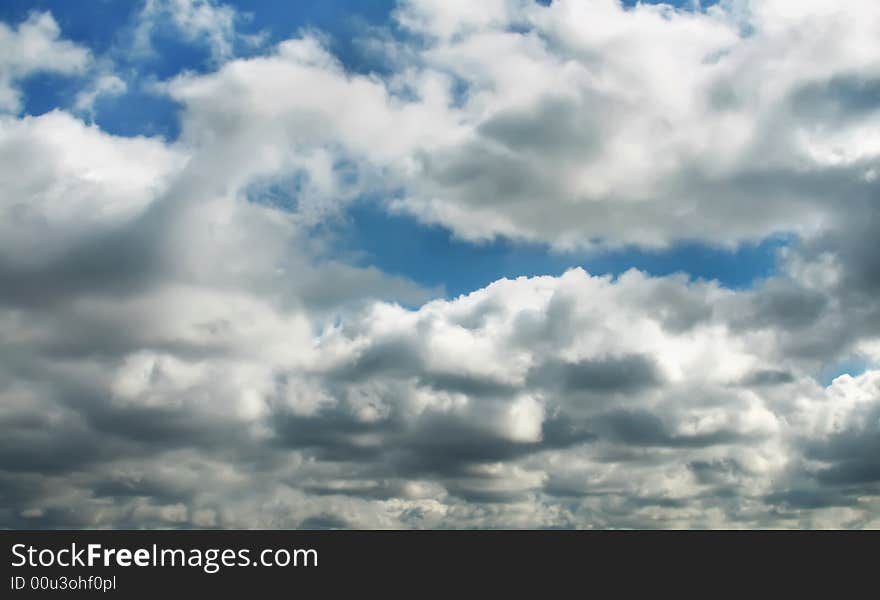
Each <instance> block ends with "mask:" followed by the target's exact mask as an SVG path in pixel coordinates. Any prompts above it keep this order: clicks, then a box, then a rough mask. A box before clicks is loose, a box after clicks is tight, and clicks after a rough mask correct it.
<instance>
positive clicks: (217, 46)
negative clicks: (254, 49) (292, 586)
mask: <svg viewBox="0 0 880 600" xmlns="http://www.w3.org/2000/svg"><path fill="white" fill-rule="evenodd" d="M243 18H245V17H244V15H242V14H241V13H239V12H238V11H236V10H235V9H234V8H233V7H231V6H228V5H226V4H223V3H221V2H216V1H215V0H146V2H145V3H144V5H143V7H142V8H141V10H140V13H139V14H138V16H137V25H136V27H135V30H134V33H133V41H134V51H135V52H136V53H140V54H150V53H152V52H155V49H154V48H153V37H154V36H155V35H157V33H161V32H165V33H167V31H168V30H169V29H173V31H174V32H175V35H179V36H182V38H183V39H184V40H186V41H188V42H189V43H193V44H203V45H204V46H206V47H207V48H208V49H209V50H210V52H211V56H212V58H213V59H214V60H215V61H217V62H223V61H225V60H228V59H229V58H231V57H233V56H234V55H235V53H236V49H237V48H238V47H239V46H241V45H244V46H247V47H251V46H255V45H258V44H259V43H260V41H261V38H260V36H259V35H244V34H242V33H240V32H239V31H237V28H236V24H237V22H238V21H240V20H242V19H243Z"/></svg>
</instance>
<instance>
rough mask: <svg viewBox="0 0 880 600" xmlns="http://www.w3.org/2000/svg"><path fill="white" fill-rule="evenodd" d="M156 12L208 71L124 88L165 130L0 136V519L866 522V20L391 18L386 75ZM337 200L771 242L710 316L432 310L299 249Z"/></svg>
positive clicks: (15, 124)
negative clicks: (862, 366)
mask: <svg viewBox="0 0 880 600" xmlns="http://www.w3.org/2000/svg"><path fill="white" fill-rule="evenodd" d="M146 6H147V8H146V9H145V10H147V11H149V10H159V9H158V8H152V9H151V7H155V6H158V5H157V4H155V3H152V2H151V3H148V4H147V5H146ZM174 6H177V7H178V8H180V9H181V10H182V11H183V12H182V13H181V14H184V15H190V16H189V17H187V18H188V19H190V21H192V20H194V19H195V20H196V21H198V22H199V23H202V22H205V23H209V24H210V27H208V29H207V30H206V31H208V30H210V31H213V32H221V33H220V34H218V35H220V37H219V38H217V39H216V40H215V38H214V37H212V36H213V35H214V34H211V35H208V34H205V35H207V36H208V37H207V39H208V40H209V41H210V43H211V45H212V47H213V48H214V49H215V52H217V53H218V56H222V57H223V60H222V61H218V66H217V68H216V70H214V71H213V72H209V73H202V74H194V73H188V74H183V75H179V76H177V77H175V78H173V79H171V80H169V81H166V82H162V83H160V84H158V85H157V88H158V89H161V90H162V91H163V92H164V93H167V94H168V96H169V97H170V98H171V99H173V100H174V101H176V102H179V103H180V105H181V112H180V118H181V131H182V133H181V136H180V138H179V139H178V140H176V141H174V142H168V141H166V140H161V139H157V138H147V137H138V138H125V137H120V136H115V135H110V134H108V133H106V132H104V131H102V130H101V129H99V128H98V127H97V126H94V125H87V124H85V123H83V122H82V121H81V120H79V119H77V118H76V117H75V116H73V115H71V114H69V113H67V112H64V111H60V110H56V111H52V112H49V113H46V114H43V115H40V116H28V117H22V118H13V117H4V118H2V119H0V157H2V158H3V160H2V161H0V165H2V166H0V216H2V219H0V357H2V360H0V524H3V525H5V526H10V527H65V526H80V527H83V526H85V527H93V526H112V527H170V526H179V527H266V528H272V527H380V528H381V527H742V526H750V527H756V526H768V527H778V526H789V527H795V526H807V527H821V526H861V527H876V526H878V525H880V522H878V520H877V514H878V512H877V506H878V494H880V489H878V484H880V468H878V464H877V460H876V459H875V456H876V455H877V449H878V448H877V433H878V416H880V371H877V370H876V368H872V367H871V365H873V364H876V361H877V360H878V358H880V350H878V348H880V308H878V306H877V303H876V302H875V298H876V292H877V289H878V285H880V270H878V263H877V260H876V253H875V252H874V251H873V249H874V246H876V244H875V243H874V234H875V231H876V225H877V220H878V214H880V213H878V210H877V207H876V202H874V200H873V198H874V197H875V196H876V191H877V188H876V185H877V184H876V177H875V176H872V175H871V173H872V172H873V171H872V169H875V165H874V163H875V162H876V154H875V153H876V149H875V146H874V142H875V141H876V140H874V137H872V136H874V135H875V134H874V128H873V125H874V124H875V123H874V121H875V119H876V115H875V108H876V106H875V104H876V103H875V98H874V96H875V91H876V90H875V89H874V87H875V86H874V83H873V82H874V80H875V78H876V76H875V75H874V74H873V72H872V69H874V66H873V61H872V60H871V52H870V49H871V48H873V45H875V44H876V39H880V38H877V37H876V35H874V34H875V33H876V31H875V28H876V24H877V19H876V18H875V17H876V12H877V9H876V7H875V6H874V4H873V3H869V2H864V3H854V4H853V5H852V8H850V9H848V10H847V11H846V12H843V11H840V10H836V9H833V7H830V6H829V5H827V3H805V2H792V1H783V0H772V2H766V3H761V4H759V5H758V4H755V3H749V2H737V1H731V2H724V3H721V4H720V5H719V6H717V7H714V8H710V9H707V10H705V11H697V12H692V11H691V12H688V11H681V10H676V9H672V8H670V7H665V6H648V5H639V6H637V7H635V8H632V9H623V8H622V7H621V6H620V5H619V4H618V3H617V2H613V1H610V0H608V1H604V0H603V1H598V0H597V1H595V2H581V3H576V2H567V1H557V2H553V3H552V4H551V6H549V7H545V6H541V5H537V4H533V3H530V2H528V3H527V2H514V1H498V2H485V3H449V2H442V3H441V2H429V1H427V0H421V1H418V2H417V1H415V0H413V1H408V2H404V3H401V4H400V6H399V7H398V9H397V12H396V13H395V15H396V16H395V18H396V19H397V22H398V24H399V26H400V27H403V28H405V29H406V30H407V31H408V32H409V34H410V35H411V36H413V37H412V38H407V39H405V40H397V41H394V40H391V41H388V40H385V42H388V44H390V46H389V47H395V45H402V44H409V46H407V47H405V48H401V49H400V51H399V52H398V57H401V60H400V61H398V62H396V63H394V65H395V69H394V72H393V73H391V74H390V75H383V76H380V75H376V74H357V73H353V72H351V71H349V70H347V69H346V67H345V66H344V65H343V64H342V63H341V62H340V61H339V60H337V59H336V58H335V57H334V56H333V55H332V54H331V53H330V52H329V51H328V49H327V48H326V47H325V46H324V45H322V43H321V42H320V41H319V40H318V39H317V38H316V37H314V36H309V35H306V36H300V37H297V38H293V39H290V40H286V41H283V42H281V43H279V44H278V45H277V46H276V47H275V48H273V49H271V50H270V51H267V52H266V53H265V54H263V55H260V56H256V57H251V58H247V59H234V58H233V57H232V55H231V54H228V52H231V50H230V48H231V46H229V45H226V44H227V42H228V41H229V39H230V36H232V35H233V34H232V33H231V32H234V28H233V27H232V25H231V24H232V23H234V21H235V17H234V14H232V13H228V12H226V11H228V10H230V9H226V8H222V7H220V8H218V7H217V6H215V5H213V4H208V3H204V4H203V3H177V4H175V5H174ZM205 7H210V9H211V10H213V11H214V12H210V11H208V12H205V13H202V12H200V11H202V10H203V9H204V10H208V9H207V8H205ZM163 10H164V9H163ZM216 11H220V12H219V13H218V12H216ZM199 15H201V16H199ZM197 17H198V18H197ZM32 21H34V23H37V22H42V23H43V25H40V26H39V27H37V25H28V23H31V21H28V22H26V23H25V24H22V25H20V26H19V27H18V29H16V30H15V31H14V32H13V30H12V29H9V28H7V29H8V31H9V32H13V33H12V34H10V35H13V34H14V35H21V32H22V31H29V30H28V29H27V28H28V27H31V28H36V29H39V28H40V27H43V28H44V29H46V31H48V32H49V33H50V34H51V35H48V37H49V38H51V39H53V40H55V42H54V43H60V44H64V42H58V41H57V39H58V37H59V33H58V31H57V26H55V27H54V29H53V28H52V27H48V25H47V23H52V24H54V21H52V20H51V17H49V16H48V15H44V16H40V17H33V18H32ZM190 21H186V19H184V21H182V22H184V23H189V22H190ZM193 22H195V21H193ZM227 23H229V24H230V25H229V26H228V27H227V25H225V24H227ZM206 27H207V26H206ZM193 30H194V31H201V29H199V28H198V27H194V29H193ZM806 31H809V32H811V33H810V36H806V35H805V34H804V32H806ZM2 32H3V30H0V39H2ZM28 35H31V34H30V33H29V34H28ZM199 35H202V33H199ZM817 36H818V38H821V39H823V40H825V41H826V42H827V44H825V45H824V46H823V47H822V51H821V52H819V53H817V52H816V50H815V49H816V48H817V47H818V46H817V44H816V39H817ZM218 40H219V41H218ZM224 40H225V41H224ZM229 44H231V42H229ZM69 50H70V48H67V51H69ZM83 52H84V51H83ZM82 56H83V57H85V56H87V54H83V55H82ZM82 60H85V58H82ZM221 63H222V64H221ZM77 68H78V67H77ZM22 72H23V71H22ZM16 77H17V75H16ZM9 81H12V79H9ZM105 87H106V88H107V91H112V89H114V84H110V83H108V84H107V86H105ZM100 89H101V85H100V82H99V85H98V86H97V87H96V88H95V90H96V93H98V92H99V91H100ZM89 93H90V92H88V93H87V92H84V94H85V95H83V96H81V98H82V102H83V106H86V107H87V106H91V105H92V102H93V100H94V96H90V95H89ZM279 189H280V190H282V191H281V192H280V193H281V195H282V196H283V200H284V201H283V202H282V201H278V199H277V198H276V197H275V195H276V193H277V190H279ZM366 194H375V195H378V196H379V197H381V198H384V199H386V201H385V203H384V206H385V208H387V209H388V210H406V211H410V212H413V213H415V214H417V215H419V216H420V217H421V218H423V219H425V220H428V221H435V222H439V223H442V224H443V225H445V226H447V227H449V228H451V230H452V231H453V232H454V233H456V234H458V235H460V236H463V237H465V238H471V239H478V238H485V237H491V236H495V235H507V236H510V237H513V238H528V239H534V240H541V241H543V242H545V243H547V244H550V245H558V246H569V245H589V244H592V243H593V242H596V241H600V242H602V243H607V244H612V245H615V244H629V243H636V244H642V245H648V246H651V245H663V244H667V243H671V242H673V241H675V240H679V239H684V238H696V239H700V240H703V241H704V242H707V243H724V244H732V243H737V242H739V241H742V240H746V239H754V238H761V237H762V236H764V235H767V234H768V233H770V232H773V231H779V230H781V231H786V232H796V233H799V234H800V238H799V240H798V243H797V244H794V245H792V246H790V247H788V248H786V249H784V250H782V251H781V252H780V256H779V269H778V273H777V274H775V275H773V276H771V277H769V278H767V279H766V280H763V281H759V282H757V283H756V284H755V285H754V286H752V287H750V288H749V289H744V290H732V289H727V288H725V287H723V286H722V285H720V284H719V283H718V282H715V281H691V280H690V279H689V278H688V277H687V275H685V274H679V275H672V276H667V277H652V276H649V275H647V274H645V273H642V272H639V271H637V270H630V271H627V272H625V273H623V274H621V275H620V276H618V277H611V276H595V275H591V274H589V273H587V272H586V271H584V270H582V269H572V270H569V271H567V272H566V273H564V274H562V275H560V276H542V277H532V278H525V277H521V278H517V279H503V280H500V281H496V282H494V283H492V284H490V285H488V286H486V287H484V288H482V289H478V290H474V291H473V292H471V293H470V294H467V295H464V296H461V297H459V298H454V299H437V298H436V296H437V295H438V294H437V291H436V290H425V289H422V288H420V287H419V286H417V285H415V284H413V283H412V282H409V281H407V280H405V279H402V278H399V277H394V276H391V275H388V274H386V273H383V272H382V271H381V270H379V269H376V268H365V267H358V266H353V265H351V264H347V263H345V262H344V261H342V260H341V259H339V258H338V257H336V256H335V255H334V254H333V252H332V251H329V250H328V248H327V245H328V244H330V245H332V239H330V240H328V239H325V238H323V237H321V235H320V234H316V233H315V230H316V229H319V226H320V225H321V224H326V223H328V222H332V220H333V219H334V218H336V217H337V216H338V215H340V214H344V211H345V208H346V207H347V206H350V205H351V204H352V203H355V202H359V201H363V196H364V195H366ZM426 268H429V267H428V266H426ZM432 298H433V299H432ZM853 355H858V356H862V357H865V358H866V361H867V362H868V363H869V368H868V369H867V370H866V371H865V372H864V373H863V374H861V375H858V376H850V375H843V376H840V377H838V378H836V379H834V381H833V382H831V383H830V385H827V386H825V385H823V384H822V383H819V382H818V381H817V374H818V373H819V372H820V371H821V370H822V369H823V368H824V367H826V366H827V365H829V364H834V363H837V362H839V361H841V360H844V359H846V358H848V357H851V356H853Z"/></svg>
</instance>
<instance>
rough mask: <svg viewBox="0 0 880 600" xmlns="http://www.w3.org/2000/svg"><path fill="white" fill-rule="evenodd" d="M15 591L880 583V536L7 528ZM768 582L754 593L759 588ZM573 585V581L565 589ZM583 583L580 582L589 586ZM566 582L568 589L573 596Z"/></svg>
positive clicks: (540, 591) (552, 592) (8, 566)
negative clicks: (879, 574)
mask: <svg viewBox="0 0 880 600" xmlns="http://www.w3.org/2000/svg"><path fill="white" fill-rule="evenodd" d="M0 539H2V543H3V546H4V547H5V549H4V559H3V569H2V572H3V581H2V584H3V587H4V588H5V590H4V593H3V594H2V595H0V597H2V598H17V597H25V596H29V597H59V594H60V595H61V596H68V595H70V594H75V595H87V596H89V597H97V596H114V597H123V598H128V597H141V596H143V595H146V596H151V597H156V596H157V595H160V594H171V595H172V597H177V596H178V595H182V594H194V593H198V594H199V596H198V597H201V595H202V594H221V597H226V595H228V594H233V595H234V594H238V595H243V594H252V593H255V592H267V593H268V592H285V595H288V596H289V595H291V594H294V595H298V594H299V593H303V592H308V593H310V594H311V593H320V594H321V595H322V596H324V595H327V594H330V597H337V596H339V595H341V594H343V593H345V592H347V591H351V590H352V589H356V590H360V591H361V592H362V593H369V594H370V597H372V595H373V594H380V593H389V592H394V593H407V592H409V593H411V594H412V595H416V594H418V595H423V594H425V593H428V592H431V593H432V594H434V593H444V594H453V593H454V594H456V595H462V594H463V595H464V596H468V595H470V594H471V593H472V592H473V591H474V589H475V588H474V587H473V586H474V585H475V584H479V585H481V586H489V588H491V589H494V590H495V591H496V592H501V591H502V590H504V591H516V592H519V593H523V592H529V593H530V594H534V595H537V596H539V597H555V596H558V595H563V596H569V595H575V593H577V595H578V596H583V595H592V594H593V593H594V592H595V590H596V587H595V586H597V585H600V584H601V585H603V586H608V585H611V586H613V589H614V590H616V591H617V592H636V591H638V592H640V593H643V592H651V591H654V592H674V593H679V592H681V591H683V590H685V589H688V588H690V589H691V590H692V591H694V589H695V586H696V582H697V581H706V580H710V581H712V582H714V583H713V585H714V586H715V589H705V591H706V592H707V593H712V594H714V593H715V592H717V591H722V590H727V591H730V590H731V589H739V590H740V591H741V592H748V591H750V590H751V591H758V589H766V586H767V585H768V584H775V585H776V586H777V587H780V586H781V587H783V588H785V589H788V590H789V591H790V590H791V589H792V588H794V587H807V588H810V589H812V590H813V591H815V590H816V589H819V588H820V586H831V587H827V589H834V590H836V591H837V592H841V591H844V590H845V589H849V588H850V587H851V586H854V585H857V583H858V582H859V581H868V582H869V584H871V587H873V585H872V584H873V581H871V580H870V574H871V573H872V572H873V571H874V570H875V564H874V563H875V562H876V561H875V559H874V558H873V557H874V554H873V552H872V548H873V547H875V546H876V544H877V543H878V542H880V534H877V533H875V532H868V533H842V532H827V533H819V532H573V531H425V532H395V531H376V532H369V531H41V532H29V531H6V532H0ZM753 587H754V588H755V589H754V590H753V589H752V588H753ZM565 590H570V591H571V593H569V592H564V591H565ZM578 590H580V593H578ZM563 592H564V593H563Z"/></svg>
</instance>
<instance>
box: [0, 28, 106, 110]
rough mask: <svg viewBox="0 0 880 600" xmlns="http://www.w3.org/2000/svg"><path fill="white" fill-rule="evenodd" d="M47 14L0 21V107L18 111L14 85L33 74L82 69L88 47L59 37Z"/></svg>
mask: <svg viewBox="0 0 880 600" xmlns="http://www.w3.org/2000/svg"><path fill="white" fill-rule="evenodd" d="M60 35H61V30H60V28H59V27H58V23H56V22H55V19H54V18H53V17H52V15H51V14H49V13H47V12H34V13H31V15H30V16H29V17H28V18H27V19H26V20H25V21H23V22H21V23H19V24H17V25H12V26H10V25H8V24H6V23H0V110H2V111H4V112H7V111H8V112H18V110H19V109H20V108H21V93H20V91H19V90H18V89H17V88H16V84H17V83H18V82H19V81H21V80H22V79H24V78H26V77H28V76H29V75H31V74H34V73H41V72H44V73H59V74H64V75H70V74H74V73H80V72H82V71H83V70H84V69H85V68H86V66H87V65H88V62H89V60H90V53H89V50H88V49H86V48H83V47H81V46H78V45H76V44H74V43H72V42H69V41H67V40H63V39H61V37H60Z"/></svg>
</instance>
